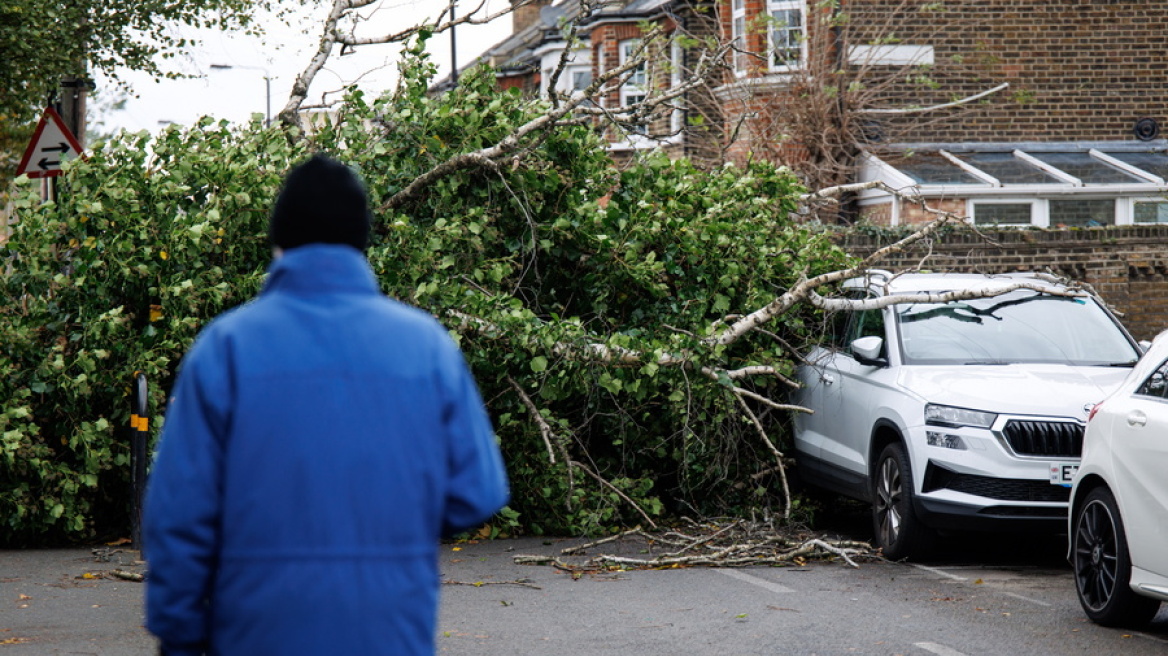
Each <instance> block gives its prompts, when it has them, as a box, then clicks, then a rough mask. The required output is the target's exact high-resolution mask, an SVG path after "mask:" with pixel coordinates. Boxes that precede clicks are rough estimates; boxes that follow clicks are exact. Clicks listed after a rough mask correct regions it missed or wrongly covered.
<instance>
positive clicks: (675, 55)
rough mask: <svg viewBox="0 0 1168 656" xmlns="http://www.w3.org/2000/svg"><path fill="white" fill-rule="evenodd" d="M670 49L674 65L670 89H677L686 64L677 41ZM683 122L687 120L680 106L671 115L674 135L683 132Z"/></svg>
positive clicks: (671, 126) (671, 127) (670, 127)
mask: <svg viewBox="0 0 1168 656" xmlns="http://www.w3.org/2000/svg"><path fill="white" fill-rule="evenodd" d="M669 48H670V49H669V56H670V59H671V63H672V67H671V70H670V73H669V88H671V89H676V88H677V87H679V86H681V67H682V65H683V63H684V59H683V57H684V53H683V51H682V48H681V44H680V43H678V42H677V40H676V39H674V40H673V42H672V43H671V44H670V46H669ZM674 104H675V105H676V104H677V102H676V101H675V102H674ZM683 120H685V116H684V112H683V111H682V110H681V107H680V106H677V107H676V108H675V109H674V110H673V112H672V113H671V114H670V117H669V129H670V130H671V131H672V132H673V133H674V134H677V133H679V132H681V128H682V121H683Z"/></svg>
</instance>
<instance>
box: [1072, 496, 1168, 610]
mask: <svg viewBox="0 0 1168 656" xmlns="http://www.w3.org/2000/svg"><path fill="white" fill-rule="evenodd" d="M1073 526H1074V529H1073V530H1074V533H1073V534H1072V536H1071V564H1072V566H1073V567H1074V570H1075V591H1076V592H1077V593H1078V595H1079V604H1080V605H1082V607H1083V612H1085V613H1086V614H1087V617H1089V618H1091V621H1093V622H1095V623H1096V624H1100V625H1103V626H1122V627H1128V628H1139V627H1141V626H1144V625H1145V624H1147V623H1149V622H1151V621H1152V618H1154V617H1155V616H1156V612H1157V611H1158V610H1159V609H1160V602H1159V600H1156V599H1152V598H1150V597H1144V596H1141V595H1138V594H1136V593H1135V592H1134V591H1133V590H1132V589H1131V585H1130V581H1131V554H1130V552H1129V551H1128V548H1127V536H1126V534H1125V533H1124V529H1123V518H1122V517H1121V516H1120V514H1119V506H1118V505H1117V504H1116V503H1115V496H1114V495H1113V494H1112V493H1111V490H1109V489H1107V488H1106V487H1097V488H1095V489H1094V490H1091V491H1090V492H1089V493H1088V494H1087V496H1086V498H1085V499H1084V500H1083V503H1082V505H1081V506H1080V507H1079V509H1078V510H1077V511H1076V513H1075V522H1074V525H1073Z"/></svg>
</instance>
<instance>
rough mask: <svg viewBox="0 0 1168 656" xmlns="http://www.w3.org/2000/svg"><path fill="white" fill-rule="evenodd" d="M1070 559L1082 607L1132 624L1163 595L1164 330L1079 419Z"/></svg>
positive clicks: (1167, 347) (1167, 527)
mask: <svg viewBox="0 0 1168 656" xmlns="http://www.w3.org/2000/svg"><path fill="white" fill-rule="evenodd" d="M1071 498H1072V500H1073V501H1072V510H1071V517H1070V524H1069V528H1070V532H1069V535H1070V559H1071V564H1072V566H1073V567H1074V570H1075V588H1076V590H1077V591H1078V593H1079V602H1080V603H1081V604H1082V606H1083V610H1084V611H1085V612H1086V613H1087V616H1088V617H1090V618H1091V619H1092V620H1094V621H1095V622H1098V623H1099V624H1102V625H1105V626H1126V627H1131V628H1139V627H1140V626H1141V625H1144V624H1147V623H1148V622H1149V621H1151V619H1152V618H1153V617H1155V615H1156V612H1157V611H1158V609H1159V607H1160V602H1161V601H1163V600H1168V334H1161V335H1160V336H1159V337H1157V338H1156V342H1155V343H1154V344H1153V345H1152V348H1151V350H1149V351H1148V353H1147V354H1145V355H1144V357H1143V359H1141V360H1140V363H1139V365H1137V366H1136V368H1135V369H1134V370H1133V371H1132V372H1131V374H1130V375H1129V376H1128V377H1127V380H1125V381H1124V383H1123V384H1122V385H1121V386H1120V387H1119V389H1118V390H1117V391H1116V392H1115V393H1114V394H1112V395H1111V396H1109V397H1108V398H1107V399H1106V400H1104V401H1103V403H1101V404H1099V405H1097V406H1095V408H1094V409H1093V410H1092V411H1091V416H1090V418H1089V419H1088V420H1087V432H1086V436H1085V437H1084V442H1083V461H1082V465H1081V467H1080V469H1079V474H1078V477H1077V478H1076V480H1075V487H1074V491H1073V492H1072V496H1071Z"/></svg>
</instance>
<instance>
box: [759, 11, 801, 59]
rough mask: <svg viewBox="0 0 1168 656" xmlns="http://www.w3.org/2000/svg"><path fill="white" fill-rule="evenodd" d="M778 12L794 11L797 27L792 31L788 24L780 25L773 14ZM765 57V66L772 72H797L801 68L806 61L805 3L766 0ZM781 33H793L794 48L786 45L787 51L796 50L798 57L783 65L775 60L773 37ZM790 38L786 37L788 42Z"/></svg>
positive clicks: (775, 52) (775, 45) (775, 46)
mask: <svg viewBox="0 0 1168 656" xmlns="http://www.w3.org/2000/svg"><path fill="white" fill-rule="evenodd" d="M779 11H794V12H796V13H797V14H798V16H799V26H798V28H796V29H792V27H791V26H790V25H789V24H785V23H784V24H780V22H779V21H777V20H776V19H775V12H779ZM766 19H767V31H766V57H767V66H768V68H769V69H770V70H771V71H772V72H786V71H793V70H798V69H800V68H802V67H803V65H804V63H805V62H806V61H807V3H806V2H805V1H804V0H767V3H766ZM780 32H783V33H786V34H788V35H790V34H791V33H795V34H796V36H795V37H794V40H795V43H794V47H792V46H791V45H788V46H787V47H786V49H787V50H788V51H792V50H797V51H798V55H797V56H796V57H795V59H794V61H791V60H787V61H785V62H784V63H779V62H778V61H776V60H777V55H778V47H777V44H776V41H775V37H776V35H777V34H778V33H780ZM789 39H790V36H788V40H789Z"/></svg>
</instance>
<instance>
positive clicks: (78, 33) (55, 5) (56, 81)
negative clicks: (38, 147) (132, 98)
mask: <svg viewBox="0 0 1168 656" xmlns="http://www.w3.org/2000/svg"><path fill="white" fill-rule="evenodd" d="M278 4H279V3H275V2H268V1H267V0H193V1H186V2H169V1H164V0H75V1H71V2H43V1H42V0H5V2H4V3H3V4H0V53H4V61H5V64H4V66H3V67H0V170H3V173H0V185H2V184H6V183H7V182H8V181H9V180H10V176H11V171H12V170H14V169H15V167H16V164H17V160H18V159H19V157H20V154H21V152H22V151H23V148H24V146H25V145H26V144H27V143H28V139H29V137H30V136H31V133H32V130H33V128H34V126H35V125H36V121H37V119H38V118H39V117H40V112H41V110H42V109H44V107H45V104H46V102H48V99H49V98H50V96H52V95H53V94H54V93H56V89H57V87H58V85H60V84H61V82H62V81H63V80H64V79H66V78H77V79H80V80H87V79H88V78H89V75H90V74H91V73H92V72H93V71H98V70H100V71H104V72H106V73H108V74H111V75H113V74H116V72H117V70H118V69H119V68H128V69H131V70H141V71H146V72H148V73H152V74H155V75H163V74H164V71H163V69H162V68H161V67H160V63H161V62H163V61H165V60H167V59H171V58H173V57H175V56H177V55H179V54H180V53H183V52H185V51H186V50H187V48H188V47H189V46H190V42H189V41H188V40H187V39H185V38H183V37H182V36H177V35H176V32H175V31H174V30H173V27H174V26H176V25H187V26H192V27H217V28H219V29H224V30H226V29H235V28H244V29H251V26H252V13H253V12H254V11H256V9H257V8H262V7H272V8H275V7H276V6H277V5H278Z"/></svg>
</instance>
